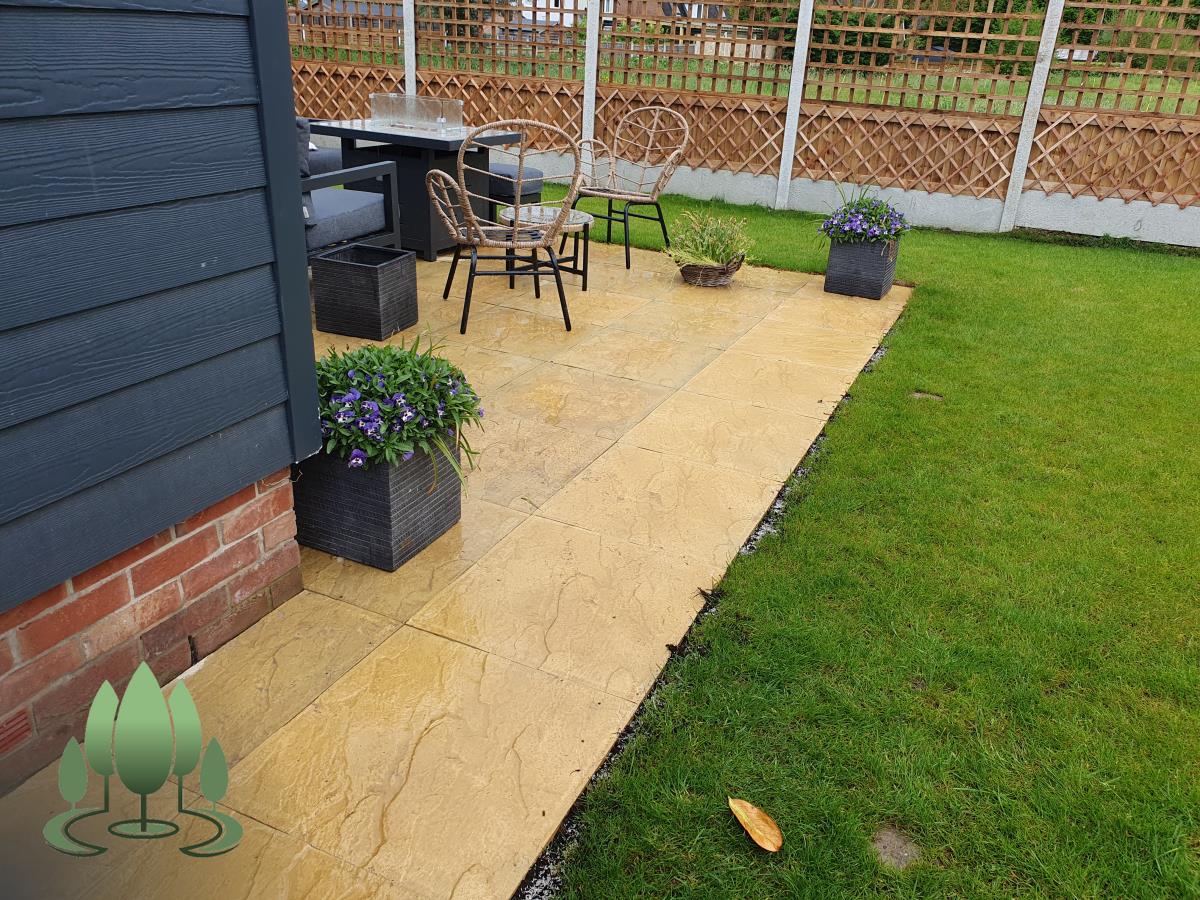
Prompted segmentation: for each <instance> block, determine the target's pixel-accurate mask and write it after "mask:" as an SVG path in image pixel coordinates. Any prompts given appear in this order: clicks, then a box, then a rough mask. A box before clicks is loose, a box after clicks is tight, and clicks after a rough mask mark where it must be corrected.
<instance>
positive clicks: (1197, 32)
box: [1042, 0, 1200, 118]
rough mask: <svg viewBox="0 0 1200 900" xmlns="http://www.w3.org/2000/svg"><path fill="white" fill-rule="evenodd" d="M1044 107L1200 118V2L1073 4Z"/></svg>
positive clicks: (1080, 0) (1072, 0) (1070, 0)
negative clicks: (1199, 116)
mask: <svg viewBox="0 0 1200 900" xmlns="http://www.w3.org/2000/svg"><path fill="white" fill-rule="evenodd" d="M1042 107H1043V109H1045V108H1048V107H1055V108H1059V109H1094V110H1109V111H1112V112H1118V111H1122V110H1126V111H1130V112H1143V113H1158V114H1160V115H1164V116H1170V117H1174V118H1193V117H1197V116H1198V115H1200V0H1066V5H1065V7H1064V9H1063V23H1062V26H1061V27H1060V28H1059V32H1058V41H1057V43H1056V46H1055V51H1054V61H1053V63H1052V64H1051V68H1050V78H1049V82H1048V84H1047V86H1046V97H1045V100H1044V102H1043V104H1042Z"/></svg>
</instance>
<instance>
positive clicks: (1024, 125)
mask: <svg viewBox="0 0 1200 900" xmlns="http://www.w3.org/2000/svg"><path fill="white" fill-rule="evenodd" d="M1063 4H1064V0H1049V2H1048V3H1047V4H1046V18H1045V21H1043V22H1042V39H1041V41H1039V42H1038V51H1037V59H1036V61H1035V62H1034V64H1033V75H1032V77H1031V78H1030V81H1029V93H1028V95H1026V97H1025V112H1024V114H1023V115H1022V116H1021V131H1020V132H1019V133H1018V134H1017V151H1016V153H1015V154H1013V164H1012V171H1011V172H1010V173H1009V176H1008V191H1007V192H1006V193H1005V195H1004V209H1003V210H1002V211H1001V213H1000V230H1001V231H1012V230H1013V225H1014V224H1015V223H1016V221H1017V209H1018V208H1019V207H1020V205H1021V193H1022V191H1024V190H1025V173H1026V172H1027V171H1028V169H1029V154H1030V153H1032V152H1033V137H1034V135H1035V134H1036V133H1037V126H1038V116H1039V115H1040V114H1041V112H1042V98H1043V97H1044V96H1045V95H1046V80H1047V78H1049V76H1050V65H1051V63H1053V62H1054V45H1055V43H1057V41H1058V29H1059V26H1060V25H1061V24H1062V15H1063Z"/></svg>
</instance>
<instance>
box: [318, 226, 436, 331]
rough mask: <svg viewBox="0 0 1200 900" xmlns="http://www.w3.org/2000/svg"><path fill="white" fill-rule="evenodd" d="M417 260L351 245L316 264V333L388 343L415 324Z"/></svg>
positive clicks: (408, 253)
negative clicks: (325, 332) (392, 337)
mask: <svg viewBox="0 0 1200 900" xmlns="http://www.w3.org/2000/svg"><path fill="white" fill-rule="evenodd" d="M416 260H417V257H416V254H415V253H412V252H411V251H408V250H391V249H388V248H386V247H371V246H368V245H366V244H348V245H346V246H345V247H338V248H337V249H335V250H329V251H326V252H325V253H322V254H321V255H320V256H317V257H315V258H314V259H313V261H312V280H313V288H312V290H313V305H314V306H316V309H317V330H318V331H327V332H330V333H331V334H345V335H349V336H350V337H360V338H370V339H371V340H373V341H383V340H387V339H388V338H389V337H391V336H392V335H393V334H395V333H396V332H397V331H403V330H404V329H405V328H411V327H412V326H413V325H416V324H417V261H416Z"/></svg>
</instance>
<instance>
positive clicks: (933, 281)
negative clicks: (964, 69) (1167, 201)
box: [564, 198, 1200, 898]
mask: <svg viewBox="0 0 1200 900" xmlns="http://www.w3.org/2000/svg"><path fill="white" fill-rule="evenodd" d="M666 207H667V211H668V216H669V218H674V217H676V216H677V215H678V214H679V213H680V212H681V211H682V209H684V208H711V209H715V210H716V211H718V212H722V213H733V214H737V215H740V216H745V217H747V218H748V219H749V220H750V221H749V225H750V231H751V233H752V234H753V236H754V237H755V238H756V239H757V240H758V242H759V250H758V256H759V258H760V260H761V261H762V262H764V263H766V264H769V265H774V266H779V267H783V268H792V269H802V270H809V271H819V270H821V269H822V268H823V265H824V253H825V251H824V250H823V249H822V248H821V246H820V244H819V243H818V242H817V241H816V239H815V227H816V222H817V221H818V218H817V217H815V216H811V215H804V214H793V213H775V212H768V211H766V210H761V209H754V208H745V207H726V206H723V205H722V204H708V203H701V202H698V201H690V200H684V199H681V198H669V199H668V201H667V203H666ZM656 227H657V226H655V225H653V224H649V223H638V225H637V227H636V229H635V237H636V243H637V244H638V245H640V246H646V247H653V246H656V242H657V236H656V233H655V230H656ZM898 277H900V278H902V279H904V280H906V281H909V282H914V283H916V284H917V285H918V288H917V290H916V292H915V294H914V296H913V299H912V302H911V304H910V306H909V308H908V310H907V311H906V312H905V313H904V315H903V317H902V318H901V320H900V322H899V323H898V325H897V327H896V328H895V329H894V330H893V332H892V333H891V335H890V336H889V337H888V338H887V340H886V342H885V346H886V347H887V349H888V352H887V354H886V355H885V356H884V357H883V358H882V360H881V361H879V362H878V363H877V364H876V365H875V367H874V369H873V371H871V372H869V373H866V374H864V375H862V376H860V377H859V379H858V380H857V381H856V382H855V384H854V385H853V387H852V388H851V399H850V400H849V401H848V402H847V403H846V404H845V405H844V406H843V407H842V408H841V410H840V411H839V412H838V413H837V415H836V416H835V417H834V419H833V420H832V421H831V422H830V424H829V426H828V428H827V432H826V433H827V440H826V441H825V443H824V446H823V448H822V450H821V452H820V453H818V454H817V455H816V457H815V459H814V460H813V465H812V468H811V472H810V473H809V475H808V477H807V478H805V479H804V480H802V481H798V482H796V483H794V485H793V489H792V494H791V497H790V500H789V503H788V507H787V510H786V513H785V514H784V516H783V519H782V522H781V526H780V530H779V533H778V534H777V535H776V536H773V537H769V538H768V539H766V540H765V541H764V542H763V543H762V544H761V546H760V548H759V549H758V551H757V552H756V553H755V554H753V555H751V556H746V557H741V558H739V559H738V560H736V561H735V563H734V564H733V566H732V567H731V568H730V570H729V573H728V575H727V576H726V579H725V581H724V584H723V598H722V599H721V601H720V603H719V605H718V606H717V609H716V611H715V612H714V613H713V614H712V615H711V616H709V617H708V618H706V619H704V620H703V621H702V622H701V623H700V624H699V625H698V626H697V628H696V630H695V632H694V636H693V642H692V645H691V650H690V652H688V653H687V654H685V655H682V656H680V657H678V658H676V659H675V660H673V661H672V662H671V664H670V665H669V666H668V669H667V672H666V674H665V680H664V683H663V685H662V688H661V690H660V692H659V693H658V695H657V696H656V698H655V700H654V702H653V703H652V704H651V705H649V706H648V707H647V708H646V710H645V712H644V716H643V718H642V720H641V728H640V731H639V733H638V734H637V735H636V737H635V738H634V739H633V740H632V741H631V743H630V744H629V745H628V747H627V749H626V750H625V752H624V753H623V754H622V755H621V756H620V757H619V758H618V760H617V761H616V763H615V765H614V766H613V768H612V772H611V775H610V776H609V777H607V778H605V779H603V780H601V781H599V782H598V783H597V784H596V785H595V786H594V788H593V789H592V790H591V791H590V793H589V794H588V795H587V796H586V799H585V801H584V802H583V804H582V807H581V810H582V813H581V824H582V830H581V839H580V842H579V844H578V845H577V846H576V847H575V848H574V849H573V850H572V851H571V852H570V853H569V855H568V859H567V863H566V865H565V869H564V893H565V894H566V895H567V896H572V897H575V896H578V897H603V898H619V897H662V896H672V897H703V898H713V897H738V898H741V897H760V898H761V897H814V898H817V897H819V898H827V897H862V896H876V895H884V896H898V897H947V896H951V897H1013V896H1029V897H1040V896H1070V897H1167V896H1181V897H1182V896H1193V897H1194V896H1198V895H1200V762H1198V761H1200V602H1198V594H1200V587H1198V585H1200V563H1198V560H1200V525H1198V520H1200V515H1198V513H1197V509H1196V506H1197V499H1198V498H1200V473H1198V469H1200V465H1198V463H1197V447H1200V426H1198V424H1197V422H1198V419H1200V415H1198V407H1197V397H1200V353H1198V351H1197V347H1198V346H1200V307H1198V305H1197V303H1198V296H1200V259H1197V258H1194V257H1188V256H1172V255H1169V254H1165V253H1158V252H1148V251H1144V250H1141V251H1139V250H1136V249H1128V248H1122V247H1086V246H1084V247H1080V246H1063V245H1055V244H1049V243H1044V242H1042V243H1039V242H1034V241H1030V240H1026V239H1022V238H1020V237H1013V236H996V235H987V236H984V235H962V234H949V233H941V232H927V231H918V232H915V233H912V234H910V235H908V236H906V237H905V238H904V242H903V249H902V251H901V256H900V267H899V272H898ZM918 391H919V392H925V393H928V394H936V395H940V396H941V397H942V398H944V399H942V400H937V399H931V398H922V397H914V396H913V394H914V392H918ZM727 795H733V796H740V797H743V798H746V799H748V800H750V801H751V802H754V803H756V804H758V805H760V806H762V807H763V808H765V809H766V810H767V811H769V812H770V813H771V814H773V815H774V816H775V818H776V819H777V821H778V822H779V824H780V826H781V827H782V828H783V831H784V834H785V844H784V847H783V850H782V851H781V852H780V853H779V854H777V855H768V854H766V853H763V852H762V851H759V850H757V848H755V847H753V846H752V845H751V844H750V843H749V842H748V840H747V839H746V837H745V836H744V834H743V833H742V832H741V831H740V829H739V828H738V826H737V825H736V823H735V822H734V820H733V818H732V816H731V815H730V814H729V811H728V809H727V808H726V805H725V798H726V796H727ZM884 825H893V826H896V827H898V828H900V829H901V830H903V831H904V832H905V833H906V834H908V835H909V836H910V837H911V838H912V839H914V840H915V841H916V842H917V844H918V845H919V846H920V847H921V849H922V853H923V857H922V861H921V862H919V863H918V864H916V865H915V866H913V867H912V868H909V869H907V870H906V871H904V872H894V871H888V870H885V869H883V868H882V867H881V866H880V865H879V864H878V863H877V862H876V861H875V858H874V855H873V853H872V850H871V847H870V839H871V836H872V834H873V832H874V831H875V830H876V829H878V828H880V827H881V826H884Z"/></svg>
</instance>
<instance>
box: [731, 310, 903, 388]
mask: <svg viewBox="0 0 1200 900" xmlns="http://www.w3.org/2000/svg"><path fill="white" fill-rule="evenodd" d="M878 345H879V336H878V335H876V334H858V333H852V332H846V331H834V330H833V329H830V328H817V327H814V326H811V325H794V324H791V323H787V322H781V321H777V320H772V319H770V318H767V319H765V320H764V321H762V322H760V323H759V324H758V325H755V326H754V327H753V328H752V329H750V331H748V332H747V333H746V334H745V335H744V336H743V337H741V338H739V339H738V341H737V342H736V343H735V344H733V346H732V348H731V349H733V350H737V351H739V352H742V353H754V354H757V355H758V356H767V357H771V358H773V359H786V360H789V361H791V362H799V363H808V364H809V365H814V366H825V367H826V368H830V369H836V370H837V371H839V372H846V373H849V374H851V375H856V374H857V373H858V372H859V371H860V370H861V369H862V367H863V366H865V365H866V364H867V361H868V360H869V359H870V358H871V354H872V353H874V352H875V348H876V347H877V346H878Z"/></svg>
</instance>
